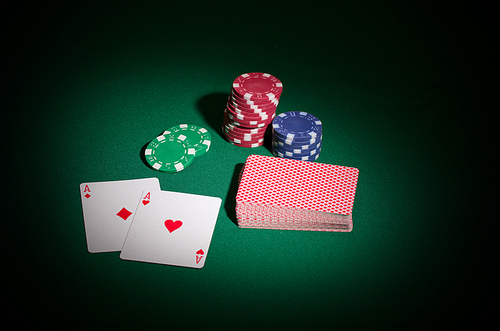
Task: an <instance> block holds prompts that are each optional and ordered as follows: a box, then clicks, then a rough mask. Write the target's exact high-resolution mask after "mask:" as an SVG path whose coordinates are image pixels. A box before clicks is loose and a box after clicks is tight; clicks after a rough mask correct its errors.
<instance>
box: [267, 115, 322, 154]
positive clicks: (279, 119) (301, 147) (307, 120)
mask: <svg viewBox="0 0 500 331" xmlns="http://www.w3.org/2000/svg"><path fill="white" fill-rule="evenodd" d="M272 128H273V131H272V135H273V144H272V152H273V154H274V156H277V157H283V158H287V159H294V160H302V161H315V160H317V159H318V157H319V154H320V152H321V140H322V138H323V133H322V123H321V121H320V120H319V119H318V118H317V117H316V116H314V115H312V114H309V113H306V112H303V111H289V112H285V113H282V114H279V115H278V116H276V117H275V118H274V120H273V122H272Z"/></svg>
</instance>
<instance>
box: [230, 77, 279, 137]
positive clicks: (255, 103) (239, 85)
mask: <svg viewBox="0 0 500 331" xmlns="http://www.w3.org/2000/svg"><path fill="white" fill-rule="evenodd" d="M282 91H283V84H281V82H280V80H279V79H278V78H276V77H274V76H272V75H270V74H266V73H261V72H252V73H246V74H243V75H240V76H238V77H237V78H236V79H235V80H234V82H233V87H232V88H231V94H230V95H229V98H228V100H227V104H226V109H225V110H224V121H223V125H222V133H223V134H224V136H225V137H226V139H227V141H229V142H230V143H232V144H233V145H236V146H240V147H258V146H262V145H263V144H264V135H265V133H266V129H267V126H268V125H269V124H270V123H271V122H272V120H273V119H274V117H275V116H276V107H277V106H278V102H279V98H280V96H281V92H282Z"/></svg>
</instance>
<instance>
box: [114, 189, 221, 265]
mask: <svg viewBox="0 0 500 331" xmlns="http://www.w3.org/2000/svg"><path fill="white" fill-rule="evenodd" d="M221 203H222V199H221V198H218V197H209V196H202V195H195V194H187V193H178V192H169V191H158V190H145V191H144V192H142V197H141V202H140V203H139V204H138V207H137V210H136V214H135V217H134V221H133V222H132V225H131V226H130V229H129V231H128V234H127V237H126V239H125V243H124V244H123V247H122V250H121V253H120V258H121V259H123V260H131V261H140V262H149V263H158V264H168V265H174V266H182V267H191V268H203V266H204V265H205V260H206V258H207V254H208V250H209V247H210V242H211V240H212V234H213V231H214V228H215V223H216V221H217V217H218V214H219V209H220V206H221Z"/></svg>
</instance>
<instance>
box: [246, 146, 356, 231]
mask: <svg viewBox="0 0 500 331" xmlns="http://www.w3.org/2000/svg"><path fill="white" fill-rule="evenodd" d="M358 173H359V170H358V169H356V168H351V167H342V166H336V165H330V164H323V163H315V162H309V161H299V160H292V159H283V158H275V157H269V156H261V155H250V156H249V157H248V158H247V160H246V162H245V165H244V167H243V169H242V171H241V173H240V183H239V187H238V193H237V195H236V218H237V221H238V226H239V227H241V228H259V229H283V230H308V231H342V232H349V231H352V207H353V203H354V195H355V193H356V184H357V180H358Z"/></svg>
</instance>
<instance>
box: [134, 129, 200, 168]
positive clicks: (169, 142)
mask: <svg viewBox="0 0 500 331" xmlns="http://www.w3.org/2000/svg"><path fill="white" fill-rule="evenodd" d="M191 145H192V143H191V142H189V141H188V139H187V137H186V136H185V135H183V134H162V135H160V136H158V137H156V138H155V139H153V140H152V141H151V142H150V143H149V144H148V146H147V147H146V150H145V151H144V156H145V158H146V161H147V163H148V164H149V165H150V166H151V168H153V169H155V170H158V171H163V172H179V171H182V170H184V169H185V168H186V167H187V166H189V165H190V164H191V162H193V159H194V157H195V154H196V150H195V148H194V147H190V146H191Z"/></svg>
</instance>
